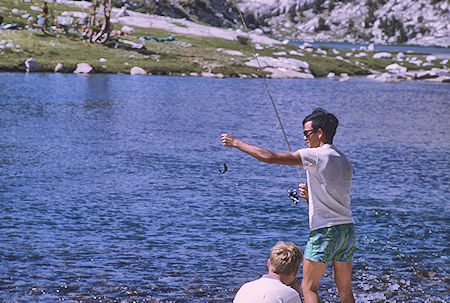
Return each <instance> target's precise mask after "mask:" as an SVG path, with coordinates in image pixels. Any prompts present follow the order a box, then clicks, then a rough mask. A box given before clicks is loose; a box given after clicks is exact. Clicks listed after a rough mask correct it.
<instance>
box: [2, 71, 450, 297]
mask: <svg viewBox="0 0 450 303" xmlns="http://www.w3.org/2000/svg"><path fill="white" fill-rule="evenodd" d="M0 77H1V79H2V81H0V128H1V130H2V136H1V139H0V150H1V153H0V155H1V157H0V229H1V233H0V299H1V300H3V301H6V302H15V301H46V302H47V301H57V300H72V301H106V302H109V301H111V302H112V301H123V302H128V301H130V302H131V301H150V302H230V301H231V299H232V298H233V296H234V294H235V292H236V291H237V289H238V288H239V287H240V285H241V284H242V283H244V282H246V281H249V280H252V279H255V278H257V277H258V276H260V275H261V274H262V273H264V272H265V270H266V269H265V263H266V259H267V254H268V251H269V249H270V247H271V246H272V245H273V244H274V243H275V242H276V241H278V240H288V241H293V242H295V243H297V244H298V245H299V246H300V247H303V246H304V243H305V241H306V238H307V235H308V223H307V211H306V207H305V206H304V205H298V206H294V205H292V204H291V202H290V199H289V198H288V196H287V193H288V190H289V189H290V188H292V187H294V186H296V183H298V180H297V177H296V173H295V169H293V168H292V167H281V166H272V165H265V164H261V163H259V162H258V161H256V160H253V159H251V158H250V157H248V156H246V155H243V154H242V153H239V152H237V151H235V150H231V149H226V148H223V147H222V146H221V142H220V134H221V133H222V132H230V133H232V134H234V135H236V136H238V137H241V138H243V139H246V140H248V141H250V142H251V143H254V144H258V145H263V146H266V147H269V148H270V149H274V150H286V147H285V145H284V144H285V143H284V140H283V137H282V134H281V131H280V129H279V126H278V125H277V123H276V118H275V115H274V113H273V109H272V107H271V104H270V101H269V99H268V98H267V96H266V95H265V89H264V84H263V83H262V81H261V80H260V79H248V80H242V79H205V78H191V77H186V78H181V77H157V76H155V77H153V76H149V77H131V76H126V75H88V76H82V75H58V74H10V73H3V74H0ZM269 85H270V87H271V90H272V94H273V96H274V98H275V101H276V102H277V104H278V110H279V112H280V116H281V118H282V120H283V124H284V126H285V128H286V130H287V135H288V137H289V138H290V141H291V145H292V146H293V147H294V148H301V147H304V143H303V142H302V140H301V139H302V134H301V131H302V129H301V125H300V123H301V120H302V119H303V117H304V116H305V115H306V114H308V113H309V112H310V111H311V110H312V109H313V108H314V107H317V106H321V107H324V108H325V109H327V110H329V111H331V112H334V113H335V114H336V115H337V117H338V118H339V119H340V127H339V129H338V133H337V135H336V139H335V140H336V142H335V143H336V145H338V146H339V147H340V149H341V150H343V151H344V152H345V153H346V154H347V155H348V157H349V159H350V160H351V161H352V163H353V167H354V170H355V174H354V182H353V188H352V206H353V213H354V216H355V219H356V221H357V237H358V250H357V253H356V256H355V262H354V274H353V280H354V290H355V295H356V297H357V301H359V302H398V301H405V302H446V301H448V300H449V298H448V287H449V286H448V279H449V271H448V266H447V264H448V255H449V251H448V236H447V235H448V227H447V226H448V225H447V222H448V220H449V214H448V209H449V199H448V197H449V183H450V178H449V164H448V159H449V143H448V140H446V138H448V129H449V128H450V125H449V123H450V122H449V121H448V116H449V111H450V106H449V103H448V97H447V96H448V94H449V87H448V85H447V84H436V83H425V82H402V83H398V84H393V83H378V82H371V81H368V80H366V79H362V78H361V79H358V78H354V79H352V80H351V81H349V82H344V83H342V82H337V81H333V80H330V79H313V80H298V79H295V80H280V79H278V80H275V79H274V80H270V81H269ZM224 161H225V162H227V164H228V167H229V171H228V172H227V173H225V174H220V173H219V171H218V169H217V167H218V165H219V164H221V163H223V162H224ZM322 283H323V284H322V285H321V295H322V298H323V300H324V302H336V301H337V294H336V291H335V289H334V286H333V278H332V275H331V270H327V272H326V273H325V277H324V278H323V280H322Z"/></svg>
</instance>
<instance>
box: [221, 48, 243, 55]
mask: <svg viewBox="0 0 450 303" xmlns="http://www.w3.org/2000/svg"><path fill="white" fill-rule="evenodd" d="M223 52H224V53H225V54H228V55H231V56H243V55H244V54H243V53H242V52H240V51H236V50H230V49H226V50H223Z"/></svg>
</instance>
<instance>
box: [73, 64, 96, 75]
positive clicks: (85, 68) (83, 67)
mask: <svg viewBox="0 0 450 303" xmlns="http://www.w3.org/2000/svg"><path fill="white" fill-rule="evenodd" d="M92 72H94V69H93V68H92V66H90V65H89V64H87V63H78V64H77V68H76V69H75V71H74V72H73V73H74V74H90V73H92Z"/></svg>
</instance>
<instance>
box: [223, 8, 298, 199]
mask: <svg viewBox="0 0 450 303" xmlns="http://www.w3.org/2000/svg"><path fill="white" fill-rule="evenodd" d="M232 3H233V5H234V6H235V7H236V9H237V11H238V13H239V17H240V19H241V22H242V25H243V26H244V30H245V32H246V33H247V38H248V41H249V45H250V47H251V49H252V52H253V56H254V57H255V59H256V62H257V64H258V72H259V74H260V75H261V76H262V78H263V81H264V86H265V88H266V91H267V95H268V96H269V99H270V101H271V103H272V106H273V110H274V111H275V115H276V116H277V120H278V124H279V125H280V128H281V131H282V133H283V136H284V140H285V141H286V145H287V147H288V149H289V152H291V153H292V149H291V145H290V144H289V140H288V138H287V135H286V132H285V130H284V127H283V123H282V122H281V118H280V115H279V114H278V110H277V106H276V105H275V101H274V100H273V97H272V94H271V93H270V89H269V84H268V83H267V79H266V76H265V75H264V73H263V72H262V67H261V63H260V61H259V58H258V54H257V53H256V51H255V48H254V47H253V44H252V43H251V38H250V33H249V30H248V27H247V23H246V22H245V19H244V16H243V14H242V12H241V10H240V8H239V7H238V6H237V4H236V3H235V1H232ZM295 170H296V172H297V175H298V178H299V179H300V183H301V184H303V180H302V176H301V175H300V170H299V169H298V165H295ZM289 197H290V198H291V199H292V201H293V202H294V204H297V203H298V200H299V199H298V193H297V190H296V189H291V190H290V191H289Z"/></svg>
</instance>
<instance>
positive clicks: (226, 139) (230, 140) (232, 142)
mask: <svg viewBox="0 0 450 303" xmlns="http://www.w3.org/2000/svg"><path fill="white" fill-rule="evenodd" d="M236 141H237V139H236V138H235V137H233V136H232V135H229V134H222V144H223V145H224V146H228V147H236Z"/></svg>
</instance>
